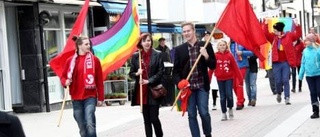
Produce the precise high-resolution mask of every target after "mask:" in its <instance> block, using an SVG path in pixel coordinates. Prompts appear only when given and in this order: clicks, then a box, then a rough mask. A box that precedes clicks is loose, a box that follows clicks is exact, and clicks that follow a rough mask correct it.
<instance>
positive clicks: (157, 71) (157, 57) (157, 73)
mask: <svg viewBox="0 0 320 137" xmlns="http://www.w3.org/2000/svg"><path fill="white" fill-rule="evenodd" d="M148 67H149V70H150V71H149V72H148V77H149V79H148V80H149V84H148V87H149V88H148V99H147V104H149V105H158V104H160V100H159V99H157V100H155V99H153V98H152V94H151V90H150V88H151V87H154V86H156V85H158V84H161V78H162V75H163V72H164V66H163V62H162V57H161V54H160V51H157V50H155V49H152V53H151V60H150V64H149V66H148ZM138 69H139V53H138V52H136V53H134V54H133V56H132V58H131V62H130V72H129V75H130V77H131V78H132V79H135V82H136V83H135V87H134V92H133V96H132V101H131V105H132V106H134V105H137V104H136V93H137V92H139V91H137V87H138V86H139V79H140V76H136V75H135V73H136V72H137V71H138Z"/></svg>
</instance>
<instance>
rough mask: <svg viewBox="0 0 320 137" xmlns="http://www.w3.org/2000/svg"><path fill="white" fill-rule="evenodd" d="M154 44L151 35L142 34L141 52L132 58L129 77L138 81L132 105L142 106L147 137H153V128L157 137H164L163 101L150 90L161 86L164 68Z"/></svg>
mask: <svg viewBox="0 0 320 137" xmlns="http://www.w3.org/2000/svg"><path fill="white" fill-rule="evenodd" d="M152 44H153V41H152V36H151V34H149V33H143V34H141V36H140V40H139V43H138V45H137V46H138V48H139V52H136V53H134V54H133V56H132V58H131V63H130V72H129V75H130V77H131V78H133V79H135V81H136V83H135V88H134V92H133V97H132V101H131V105H132V106H134V105H138V104H140V105H142V115H143V120H144V127H145V133H146V137H152V126H153V127H154V131H155V134H156V136H157V137H162V136H163V132H162V127H161V122H160V119H159V108H160V103H161V99H154V98H153V97H152V94H151V90H150V89H151V87H154V86H156V85H158V84H161V78H162V75H163V72H164V66H163V62H162V56H161V53H160V52H159V51H157V50H155V49H153V48H152ZM139 54H140V55H139ZM140 57H141V58H140ZM140 60H141V61H140ZM140 63H141V65H139V64H140ZM140 66H141V67H140ZM141 75H142V76H141ZM139 76H140V77H139ZM141 77H142V79H140V78H141ZM139 84H141V85H142V86H139Z"/></svg>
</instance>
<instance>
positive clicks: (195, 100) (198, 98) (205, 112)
mask: <svg viewBox="0 0 320 137" xmlns="http://www.w3.org/2000/svg"><path fill="white" fill-rule="evenodd" d="M208 100H209V91H206V90H205V89H204V88H200V89H198V90H192V93H191V95H190V97H189V100H188V117H189V128H190V130H191V134H192V137H200V129H199V124H198V119H197V110H198V111H199V114H200V118H201V123H202V129H203V134H205V135H207V136H208V135H211V117H210V114H209V107H208V102H209V101H208Z"/></svg>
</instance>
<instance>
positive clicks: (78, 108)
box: [72, 98, 97, 137]
mask: <svg viewBox="0 0 320 137" xmlns="http://www.w3.org/2000/svg"><path fill="white" fill-rule="evenodd" d="M96 104H97V99H96V98H87V99H84V100H73V101H72V106H73V117H74V119H75V120H76V121H77V124H78V127H79V129H80V135H81V137H96V136H97V134H96V116H95V111H96Z"/></svg>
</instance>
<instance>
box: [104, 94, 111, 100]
mask: <svg viewBox="0 0 320 137" xmlns="http://www.w3.org/2000/svg"><path fill="white" fill-rule="evenodd" d="M111 96H112V94H110V93H108V94H105V95H104V98H105V99H110V98H111Z"/></svg>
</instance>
